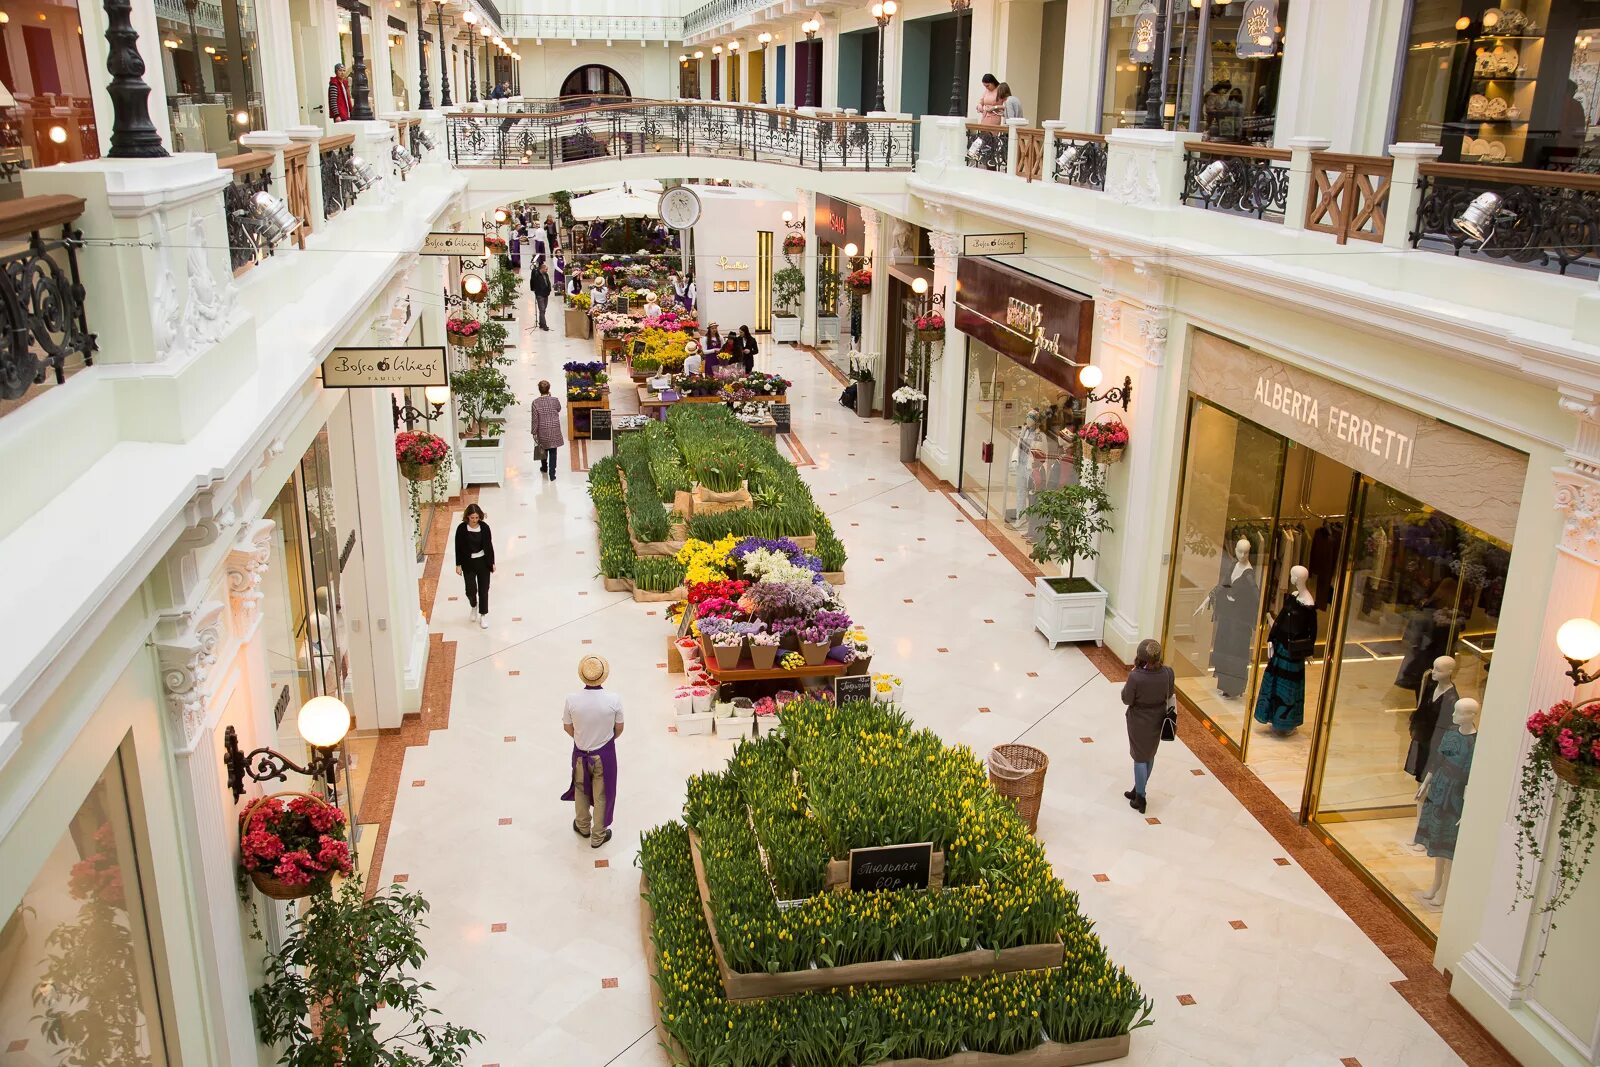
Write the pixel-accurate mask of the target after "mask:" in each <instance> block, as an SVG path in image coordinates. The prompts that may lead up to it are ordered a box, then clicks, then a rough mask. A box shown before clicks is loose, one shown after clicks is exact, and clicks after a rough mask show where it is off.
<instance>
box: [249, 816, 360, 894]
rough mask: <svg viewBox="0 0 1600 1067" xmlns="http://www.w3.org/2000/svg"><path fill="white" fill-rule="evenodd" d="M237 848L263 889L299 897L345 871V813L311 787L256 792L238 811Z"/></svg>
mask: <svg viewBox="0 0 1600 1067" xmlns="http://www.w3.org/2000/svg"><path fill="white" fill-rule="evenodd" d="M239 853H240V859H241V862H242V863H243V864H244V869H245V872H246V873H247V874H249V875H250V881H251V882H253V883H254V884H255V887H256V888H257V889H259V890H260V891H261V892H262V894H263V895H265V896H268V897H271V898H272V899H273V900H298V899H299V898H301V897H309V896H311V895H312V894H314V893H317V892H320V891H321V890H323V889H325V888H327V886H328V883H329V882H331V881H332V880H333V876H334V875H335V874H349V873H350V871H351V864H350V845H349V842H347V841H346V840H345V814H344V812H343V811H341V810H340V809H339V808H338V807H336V806H334V805H332V804H330V803H328V802H327V801H326V800H324V799H323V798H321V797H318V796H313V795H312V794H310V793H274V794H272V795H270V796H263V797H257V798H256V799H255V800H252V801H251V802H250V803H249V804H247V805H245V809H244V810H243V811H241V812H240V813H239Z"/></svg>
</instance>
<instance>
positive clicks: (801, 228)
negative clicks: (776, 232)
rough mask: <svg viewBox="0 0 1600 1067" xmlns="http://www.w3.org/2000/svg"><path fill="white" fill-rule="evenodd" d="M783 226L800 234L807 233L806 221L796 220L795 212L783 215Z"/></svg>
mask: <svg viewBox="0 0 1600 1067" xmlns="http://www.w3.org/2000/svg"><path fill="white" fill-rule="evenodd" d="M783 224H784V226H786V227H788V228H789V229H791V230H795V231H797V232H800V233H804V232H805V228H806V220H805V219H797V218H795V217H794V212H792V211H785V212H784V213H783Z"/></svg>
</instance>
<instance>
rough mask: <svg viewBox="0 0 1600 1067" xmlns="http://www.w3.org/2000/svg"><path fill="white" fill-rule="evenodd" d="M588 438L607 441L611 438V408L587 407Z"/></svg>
mask: <svg viewBox="0 0 1600 1067" xmlns="http://www.w3.org/2000/svg"><path fill="white" fill-rule="evenodd" d="M589 440H591V441H609V440H611V409H610V408H590V409H589Z"/></svg>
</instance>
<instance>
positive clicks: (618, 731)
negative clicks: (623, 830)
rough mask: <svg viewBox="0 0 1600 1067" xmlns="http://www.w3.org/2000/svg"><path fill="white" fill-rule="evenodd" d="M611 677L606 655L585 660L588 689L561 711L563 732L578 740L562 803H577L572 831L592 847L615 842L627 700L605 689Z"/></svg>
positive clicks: (582, 672) (582, 671)
mask: <svg viewBox="0 0 1600 1067" xmlns="http://www.w3.org/2000/svg"><path fill="white" fill-rule="evenodd" d="M610 674H611V666H610V665H609V664H608V663H606V661H605V660H604V659H602V658H601V657H599V656H585V657H583V659H582V660H580V661H579V662H578V677H579V678H581V679H582V680H583V688H582V689H581V690H579V691H578V692H576V693H573V694H572V695H570V696H568V697H567V703H566V707H565V708H564V709H563V711H562V713H561V722H562V728H563V729H565V730H566V731H567V735H568V736H569V737H571V738H572V775H571V782H572V784H571V785H570V786H569V787H568V788H567V791H566V793H564V794H563V795H562V797H561V799H562V800H570V801H572V806H573V811H574V813H575V815H576V818H574V819H573V820H572V829H573V831H574V832H575V833H577V834H578V835H579V836H580V837H587V838H589V847H590V848H599V847H600V846H601V845H603V844H605V843H606V842H607V841H610V840H611V818H612V816H613V815H614V814H615V811H616V801H617V746H616V740H617V738H619V737H621V736H622V698H620V697H618V696H617V695H616V694H614V693H608V692H606V690H605V689H604V688H603V686H604V684H605V680H606V678H607V677H608V676H609V675H610ZM591 809H592V813H591Z"/></svg>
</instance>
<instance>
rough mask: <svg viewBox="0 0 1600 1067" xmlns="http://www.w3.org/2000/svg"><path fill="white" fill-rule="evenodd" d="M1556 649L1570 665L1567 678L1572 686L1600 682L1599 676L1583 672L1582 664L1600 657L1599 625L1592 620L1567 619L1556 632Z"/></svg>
mask: <svg viewBox="0 0 1600 1067" xmlns="http://www.w3.org/2000/svg"><path fill="white" fill-rule="evenodd" d="M1556 647H1557V648H1559V649H1560V650H1561V657H1562V658H1563V659H1565V660H1566V661H1567V662H1568V663H1569V664H1571V666H1572V669H1571V670H1569V671H1567V677H1568V678H1571V679H1572V684H1573V685H1574V686H1579V685H1588V684H1589V683H1590V682H1593V681H1596V680H1600V675H1597V674H1590V673H1589V672H1588V671H1586V670H1584V669H1583V668H1584V664H1586V663H1589V662H1590V661H1591V660H1594V659H1595V658H1597V657H1600V623H1597V622H1595V621H1594V620H1593V619H1584V618H1577V619H1568V620H1567V621H1566V622H1564V623H1562V624H1561V628H1560V629H1559V630H1557V631H1556Z"/></svg>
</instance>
